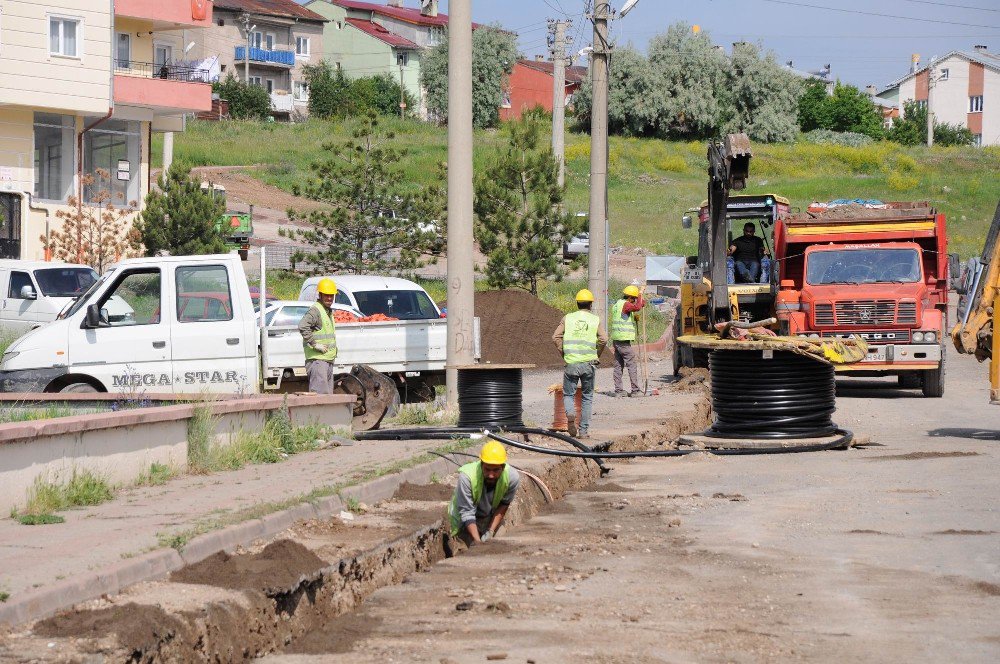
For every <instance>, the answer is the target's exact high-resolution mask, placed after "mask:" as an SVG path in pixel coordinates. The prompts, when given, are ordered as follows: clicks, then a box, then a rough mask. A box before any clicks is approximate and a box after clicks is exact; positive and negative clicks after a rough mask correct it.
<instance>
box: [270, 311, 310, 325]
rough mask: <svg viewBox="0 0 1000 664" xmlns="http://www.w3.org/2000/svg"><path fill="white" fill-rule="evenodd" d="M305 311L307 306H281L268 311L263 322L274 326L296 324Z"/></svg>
mask: <svg viewBox="0 0 1000 664" xmlns="http://www.w3.org/2000/svg"><path fill="white" fill-rule="evenodd" d="M307 311H309V307H307V306H293V307H281V308H280V309H275V310H274V311H271V312H269V313H268V314H267V316H266V317H265V319H264V323H265V324H266V325H274V326H276V327H284V326H291V325H298V324H299V321H301V320H302V317H303V316H305V315H306V312H307Z"/></svg>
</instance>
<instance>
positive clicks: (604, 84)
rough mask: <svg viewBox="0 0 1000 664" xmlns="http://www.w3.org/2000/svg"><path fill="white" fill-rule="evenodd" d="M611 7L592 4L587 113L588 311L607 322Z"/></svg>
mask: <svg viewBox="0 0 1000 664" xmlns="http://www.w3.org/2000/svg"><path fill="white" fill-rule="evenodd" d="M610 18H611V7H610V6H609V4H608V1H607V0H595V2H594V13H593V14H592V15H591V20H592V21H593V23H594V43H593V48H594V51H593V53H592V54H591V59H590V71H591V81H592V82H593V105H592V106H591V109H590V251H589V253H588V256H587V267H588V271H589V275H588V279H587V285H588V286H589V288H590V290H591V291H593V293H594V306H593V309H592V311H593V312H594V313H595V314H597V315H598V316H600V317H601V320H604V321H607V317H608V264H607V251H608V224H607V215H608V59H609V56H610V54H611V45H610V44H609V43H608V20H609V19H610Z"/></svg>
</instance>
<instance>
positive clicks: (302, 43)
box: [295, 37, 309, 58]
mask: <svg viewBox="0 0 1000 664" xmlns="http://www.w3.org/2000/svg"><path fill="white" fill-rule="evenodd" d="M295 55H297V56H299V57H300V58H308V57H309V38H308V37H296V38H295Z"/></svg>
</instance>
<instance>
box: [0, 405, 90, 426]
mask: <svg viewBox="0 0 1000 664" xmlns="http://www.w3.org/2000/svg"><path fill="white" fill-rule="evenodd" d="M75 414H76V413H75V412H74V411H73V410H71V409H70V408H67V407H65V406H46V407H44V408H24V407H18V406H13V407H8V408H3V409H0V424H7V423H9V422H34V421H37V420H49V419H52V418H55V417H69V416H70V415H75Z"/></svg>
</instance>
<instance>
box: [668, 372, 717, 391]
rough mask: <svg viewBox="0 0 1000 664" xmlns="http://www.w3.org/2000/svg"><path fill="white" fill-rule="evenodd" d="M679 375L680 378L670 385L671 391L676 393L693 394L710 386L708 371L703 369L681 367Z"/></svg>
mask: <svg viewBox="0 0 1000 664" xmlns="http://www.w3.org/2000/svg"><path fill="white" fill-rule="evenodd" d="M678 373H679V374H680V377H679V378H678V379H677V380H676V381H674V382H673V383H671V384H670V389H671V390H674V391H675V392H693V391H695V390H700V389H702V388H703V387H704V386H706V385H708V382H709V373H708V369H704V368H702V367H681V368H680V371H679V372H678Z"/></svg>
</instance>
